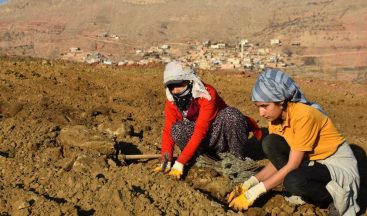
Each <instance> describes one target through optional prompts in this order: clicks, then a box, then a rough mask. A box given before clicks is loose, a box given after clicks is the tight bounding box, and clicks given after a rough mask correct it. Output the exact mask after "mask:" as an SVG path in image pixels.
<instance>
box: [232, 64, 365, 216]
mask: <svg viewBox="0 0 367 216" xmlns="http://www.w3.org/2000/svg"><path fill="white" fill-rule="evenodd" d="M252 101H254V103H255V105H256V106H257V107H258V108H259V114H260V116H261V117H264V118H266V119H267V120H268V122H269V135H268V136H266V137H264V139H263V140H262V147H263V150H264V153H265V154H266V156H267V157H268V159H269V161H270V162H269V163H268V164H267V165H266V166H265V167H264V168H263V169H262V170H261V171H260V172H259V173H257V174H256V175H255V176H252V177H250V178H249V179H248V180H247V181H245V182H244V183H243V185H242V186H240V187H237V188H236V189H235V190H234V191H233V192H232V193H231V194H230V195H229V197H228V201H229V202H230V204H229V206H230V207H232V208H234V209H237V210H242V209H247V208H248V207H249V206H251V205H252V204H253V202H254V201H255V200H256V199H257V198H258V197H259V196H260V195H261V194H264V193H266V192H267V191H269V190H271V189H272V188H274V187H276V186H277V185H279V184H281V183H283V185H284V188H285V190H286V192H287V193H288V194H290V195H292V196H290V197H288V198H287V199H288V201H292V202H296V203H298V204H302V203H304V201H308V202H313V203H315V204H318V205H323V204H325V205H329V207H333V209H334V210H335V213H337V214H340V215H355V214H356V213H357V212H358V211H359V206H358V204H357V203H356V199H357V196H358V188H359V184H360V182H359V173H358V168H357V161H356V159H355V157H354V155H353V152H352V151H351V148H350V146H349V144H348V143H347V142H346V140H345V138H344V137H343V136H342V135H341V134H340V133H339V132H338V131H337V129H336V128H335V126H334V125H333V123H332V122H331V120H330V118H329V117H328V116H327V115H325V114H324V111H323V110H322V109H321V107H320V106H319V105H317V104H315V103H312V102H310V101H308V100H306V98H305V97H304V95H303V93H302V92H301V90H300V89H299V87H298V86H297V84H296V83H295V82H294V81H293V79H291V78H290V77H289V76H288V75H287V74H285V73H283V72H281V71H278V70H275V69H268V70H266V71H265V72H263V73H262V74H261V75H260V76H259V77H258V79H257V81H256V84H255V86H254V87H253V89H252ZM330 204H331V205H330Z"/></svg>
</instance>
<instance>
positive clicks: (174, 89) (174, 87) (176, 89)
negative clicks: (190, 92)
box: [168, 81, 188, 95]
mask: <svg viewBox="0 0 367 216" xmlns="http://www.w3.org/2000/svg"><path fill="white" fill-rule="evenodd" d="M187 84H188V82H187V81H184V82H182V83H177V84H171V85H168V89H169V90H170V92H171V93H172V94H175V95H177V94H180V93H182V92H183V91H185V90H186V87H187Z"/></svg>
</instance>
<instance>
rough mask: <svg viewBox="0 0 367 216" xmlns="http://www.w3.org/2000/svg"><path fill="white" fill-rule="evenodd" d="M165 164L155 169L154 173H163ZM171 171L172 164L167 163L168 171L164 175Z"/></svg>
mask: <svg viewBox="0 0 367 216" xmlns="http://www.w3.org/2000/svg"><path fill="white" fill-rule="evenodd" d="M162 169H163V164H160V165H158V166H157V167H156V168H154V169H153V171H154V172H157V173H158V172H162ZM170 170H171V162H167V166H166V169H165V171H164V173H168V172H169V171H170Z"/></svg>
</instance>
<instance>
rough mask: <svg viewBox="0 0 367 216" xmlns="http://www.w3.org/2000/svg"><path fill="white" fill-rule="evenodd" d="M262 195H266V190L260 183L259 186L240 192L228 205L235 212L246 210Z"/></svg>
mask: <svg viewBox="0 0 367 216" xmlns="http://www.w3.org/2000/svg"><path fill="white" fill-rule="evenodd" d="M263 193H266V188H265V185H264V184H263V183H262V182H260V183H259V184H257V185H255V186H253V187H251V188H250V189H249V190H248V191H246V192H242V193H241V194H240V195H239V196H237V197H236V198H234V199H233V200H232V201H231V202H230V203H229V207H230V208H233V209H234V210H237V211H242V210H247V209H248V208H249V207H250V206H251V205H252V204H253V203H254V201H255V200H256V199H257V198H259V196H260V195H261V194H263Z"/></svg>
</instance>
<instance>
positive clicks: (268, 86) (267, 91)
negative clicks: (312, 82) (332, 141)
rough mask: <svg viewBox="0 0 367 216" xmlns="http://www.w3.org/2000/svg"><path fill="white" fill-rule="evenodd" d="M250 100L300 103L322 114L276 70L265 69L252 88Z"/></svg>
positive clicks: (291, 81) (291, 80)
mask: <svg viewBox="0 0 367 216" xmlns="http://www.w3.org/2000/svg"><path fill="white" fill-rule="evenodd" d="M251 100H252V101H257V102H281V101H291V102H300V103H304V104H307V105H310V106H313V107H315V108H316V109H318V110H320V111H321V112H323V113H324V111H323V110H322V108H321V106H320V105H318V104H316V103H313V102H311V101H308V100H307V99H306V97H305V96H304V95H303V93H302V91H301V89H300V88H299V87H298V85H297V84H296V82H295V81H294V80H293V79H292V78H291V77H289V76H288V75H287V74H286V73H284V72H282V71H280V70H277V69H266V70H265V71H264V72H263V73H262V74H260V76H259V77H258V78H257V80H256V83H255V85H254V87H253V88H252V98H251Z"/></svg>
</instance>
